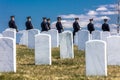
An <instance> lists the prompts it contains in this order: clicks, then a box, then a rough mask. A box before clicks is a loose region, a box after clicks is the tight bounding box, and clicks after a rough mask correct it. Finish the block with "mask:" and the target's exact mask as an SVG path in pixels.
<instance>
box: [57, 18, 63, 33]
mask: <svg viewBox="0 0 120 80" xmlns="http://www.w3.org/2000/svg"><path fill="white" fill-rule="evenodd" d="M56 28H57V30H58V33H62V32H63V31H64V29H63V26H62V23H61V17H57V23H56Z"/></svg>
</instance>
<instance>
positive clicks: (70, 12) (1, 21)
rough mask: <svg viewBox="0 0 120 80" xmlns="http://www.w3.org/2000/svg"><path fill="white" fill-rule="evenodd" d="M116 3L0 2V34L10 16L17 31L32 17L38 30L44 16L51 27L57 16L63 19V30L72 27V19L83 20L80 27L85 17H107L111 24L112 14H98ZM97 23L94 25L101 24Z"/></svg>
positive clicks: (94, 0) (107, 0) (82, 0)
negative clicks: (50, 22)
mask: <svg viewBox="0 0 120 80" xmlns="http://www.w3.org/2000/svg"><path fill="white" fill-rule="evenodd" d="M116 2H117V0H0V32H2V31H3V30H4V29H6V28H7V27H8V21H9V17H10V16H11V15H15V16H16V19H15V20H16V24H17V25H18V29H19V30H23V29H25V21H26V16H31V17H32V23H33V25H34V27H35V28H37V29H40V23H41V19H42V17H44V16H45V17H48V18H51V21H52V26H54V24H55V21H56V17H57V16H61V17H63V24H64V27H65V28H69V27H72V25H71V24H72V22H73V18H74V17H79V18H81V17H82V18H83V19H81V21H80V24H81V26H82V27H85V25H86V23H88V22H87V21H86V22H85V21H84V19H86V17H85V16H87V17H88V18H92V17H93V18H95V19H96V20H97V18H101V17H107V18H109V19H110V21H111V22H113V21H112V19H113V14H112V15H107V14H103V15H100V14H98V13H102V12H104V13H105V12H106V13H107V12H108V11H110V10H109V9H111V8H110V7H109V6H110V5H114V4H115V3H116ZM105 8H106V10H105ZM97 9H98V10H97ZM99 9H103V10H99ZM114 15H115V14H114ZM82 20H83V21H82ZM98 22H99V21H98ZM98 22H96V25H97V24H100V23H101V22H99V23H98ZM112 24H115V23H112Z"/></svg>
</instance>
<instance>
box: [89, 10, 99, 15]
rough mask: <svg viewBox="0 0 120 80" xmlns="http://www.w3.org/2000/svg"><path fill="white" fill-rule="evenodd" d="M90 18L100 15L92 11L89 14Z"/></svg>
mask: <svg viewBox="0 0 120 80" xmlns="http://www.w3.org/2000/svg"><path fill="white" fill-rule="evenodd" d="M87 14H88V15H89V16H94V15H98V13H97V12H96V11H94V10H90V11H89V12H88V13H87Z"/></svg>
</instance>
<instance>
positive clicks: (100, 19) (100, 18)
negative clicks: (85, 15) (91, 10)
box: [94, 16, 110, 21]
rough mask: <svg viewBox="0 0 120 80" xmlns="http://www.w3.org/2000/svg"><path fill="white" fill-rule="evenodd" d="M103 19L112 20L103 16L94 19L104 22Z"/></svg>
mask: <svg viewBox="0 0 120 80" xmlns="http://www.w3.org/2000/svg"><path fill="white" fill-rule="evenodd" d="M103 19H108V20H110V17H108V16H101V17H96V18H94V20H95V21H102V20H103Z"/></svg>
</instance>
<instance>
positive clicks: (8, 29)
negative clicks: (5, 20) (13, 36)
mask: <svg viewBox="0 0 120 80" xmlns="http://www.w3.org/2000/svg"><path fill="white" fill-rule="evenodd" d="M5 31H15V32H16V29H13V28H7V29H5Z"/></svg>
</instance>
